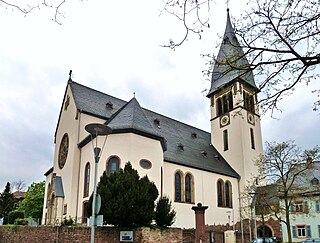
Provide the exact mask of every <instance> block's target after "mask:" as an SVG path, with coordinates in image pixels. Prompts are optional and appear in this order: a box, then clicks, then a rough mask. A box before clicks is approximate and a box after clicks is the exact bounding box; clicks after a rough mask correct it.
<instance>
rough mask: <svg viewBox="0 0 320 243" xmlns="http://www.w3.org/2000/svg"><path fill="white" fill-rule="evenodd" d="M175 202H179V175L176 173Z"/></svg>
mask: <svg viewBox="0 0 320 243" xmlns="http://www.w3.org/2000/svg"><path fill="white" fill-rule="evenodd" d="M174 187H175V197H174V198H175V201H176V202H181V175H180V173H179V172H177V173H176V174H175V176H174Z"/></svg>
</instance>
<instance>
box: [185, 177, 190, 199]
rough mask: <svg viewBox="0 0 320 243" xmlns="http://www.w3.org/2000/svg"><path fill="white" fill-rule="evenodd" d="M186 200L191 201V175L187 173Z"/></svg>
mask: <svg viewBox="0 0 320 243" xmlns="http://www.w3.org/2000/svg"><path fill="white" fill-rule="evenodd" d="M185 196H186V199H185V201H186V202H188V203H191V176H190V175H186V177H185Z"/></svg>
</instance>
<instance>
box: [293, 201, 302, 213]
mask: <svg viewBox="0 0 320 243" xmlns="http://www.w3.org/2000/svg"><path fill="white" fill-rule="evenodd" d="M294 211H295V212H296V213H303V202H302V201H296V202H294Z"/></svg>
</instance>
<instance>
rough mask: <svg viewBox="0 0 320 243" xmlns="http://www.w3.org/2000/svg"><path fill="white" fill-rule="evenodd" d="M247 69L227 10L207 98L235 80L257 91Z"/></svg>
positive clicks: (250, 72) (246, 61)
mask: <svg viewBox="0 0 320 243" xmlns="http://www.w3.org/2000/svg"><path fill="white" fill-rule="evenodd" d="M232 67H233V68H232ZM248 68H249V62H248V60H247V58H246V56H245V55H244V52H243V50H242V47H241V46H240V44H239V41H238V39H237V37H236V35H235V32H234V29H233V27H232V24H231V21H230V16H229V9H228V12H227V25H226V29H225V32H224V36H223V41H222V43H221V46H220V50H219V54H218V57H217V59H216V60H215V64H214V68H213V71H212V78H211V88H210V91H209V93H208V95H207V96H208V97H209V96H211V95H212V94H213V93H214V92H216V91H217V90H218V89H220V88H221V87H223V86H225V85H227V84H228V83H230V82H232V81H233V80H235V79H236V78H240V79H242V80H243V81H244V82H245V83H247V84H249V85H250V86H251V87H252V88H254V89H256V90H258V88H257V86H256V84H255V82H254V77H253V73H252V71H249V70H248Z"/></svg>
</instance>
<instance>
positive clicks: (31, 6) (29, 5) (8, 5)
mask: <svg viewBox="0 0 320 243" xmlns="http://www.w3.org/2000/svg"><path fill="white" fill-rule="evenodd" d="M65 3H66V0H59V1H53V0H42V1H32V0H31V1H28V0H26V1H16V0H5V1H4V0H0V6H1V7H2V8H5V9H12V10H16V11H18V12H19V13H22V14H24V15H25V16H26V15H28V14H30V13H31V12H34V11H37V10H38V11H39V10H41V9H42V8H48V9H51V10H52V20H53V21H54V22H56V23H57V24H61V19H62V18H64V13H63V11H62V7H63V5H64V4H65Z"/></svg>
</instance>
